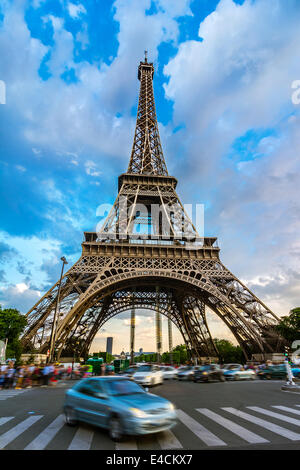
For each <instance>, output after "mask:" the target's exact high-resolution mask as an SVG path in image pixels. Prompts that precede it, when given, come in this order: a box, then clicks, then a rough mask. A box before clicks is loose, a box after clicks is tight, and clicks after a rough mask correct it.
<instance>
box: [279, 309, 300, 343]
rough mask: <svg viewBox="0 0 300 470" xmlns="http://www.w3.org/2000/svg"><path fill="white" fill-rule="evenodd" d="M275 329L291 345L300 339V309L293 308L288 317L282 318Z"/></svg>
mask: <svg viewBox="0 0 300 470" xmlns="http://www.w3.org/2000/svg"><path fill="white" fill-rule="evenodd" d="M275 328H276V330H277V331H278V333H279V334H281V336H283V338H285V339H286V340H287V341H288V342H289V343H292V342H293V341H295V340H297V339H300V307H297V308H293V309H292V310H291V311H290V313H289V315H288V316H285V317H282V318H281V320H280V322H279V324H278V325H277V326H276V327H275Z"/></svg>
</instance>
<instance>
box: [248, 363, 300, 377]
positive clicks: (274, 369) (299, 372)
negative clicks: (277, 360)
mask: <svg viewBox="0 0 300 470" xmlns="http://www.w3.org/2000/svg"><path fill="white" fill-rule="evenodd" d="M291 370H292V374H293V376H294V377H298V378H300V368H299V367H298V366H297V365H291ZM257 376H258V377H259V378H260V379H261V380H263V379H267V380H271V379H286V377H287V373H286V366H285V364H276V365H273V366H266V367H265V368H264V369H261V370H259V371H258V372H257Z"/></svg>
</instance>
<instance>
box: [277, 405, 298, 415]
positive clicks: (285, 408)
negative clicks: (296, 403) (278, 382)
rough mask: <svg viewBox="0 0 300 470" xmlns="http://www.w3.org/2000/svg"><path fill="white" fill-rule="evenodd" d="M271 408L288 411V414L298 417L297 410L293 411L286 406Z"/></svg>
mask: <svg viewBox="0 0 300 470" xmlns="http://www.w3.org/2000/svg"><path fill="white" fill-rule="evenodd" d="M272 408H277V409H278V410H282V411H288V412H289V413H294V414H295V415H300V411H299V410H294V408H289V407H288V406H272Z"/></svg>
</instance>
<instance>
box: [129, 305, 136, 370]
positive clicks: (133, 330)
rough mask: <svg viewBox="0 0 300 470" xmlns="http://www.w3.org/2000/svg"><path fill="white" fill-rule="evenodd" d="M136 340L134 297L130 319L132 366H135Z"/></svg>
mask: <svg viewBox="0 0 300 470" xmlns="http://www.w3.org/2000/svg"><path fill="white" fill-rule="evenodd" d="M134 340H135V306H134V296H133V299H132V309H131V318H130V364H134Z"/></svg>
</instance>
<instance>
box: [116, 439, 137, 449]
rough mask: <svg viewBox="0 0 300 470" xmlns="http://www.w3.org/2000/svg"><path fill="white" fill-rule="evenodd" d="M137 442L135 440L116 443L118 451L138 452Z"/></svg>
mask: <svg viewBox="0 0 300 470" xmlns="http://www.w3.org/2000/svg"><path fill="white" fill-rule="evenodd" d="M137 448H138V446H137V442H136V440H135V439H128V440H127V441H122V442H116V450H137Z"/></svg>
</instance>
